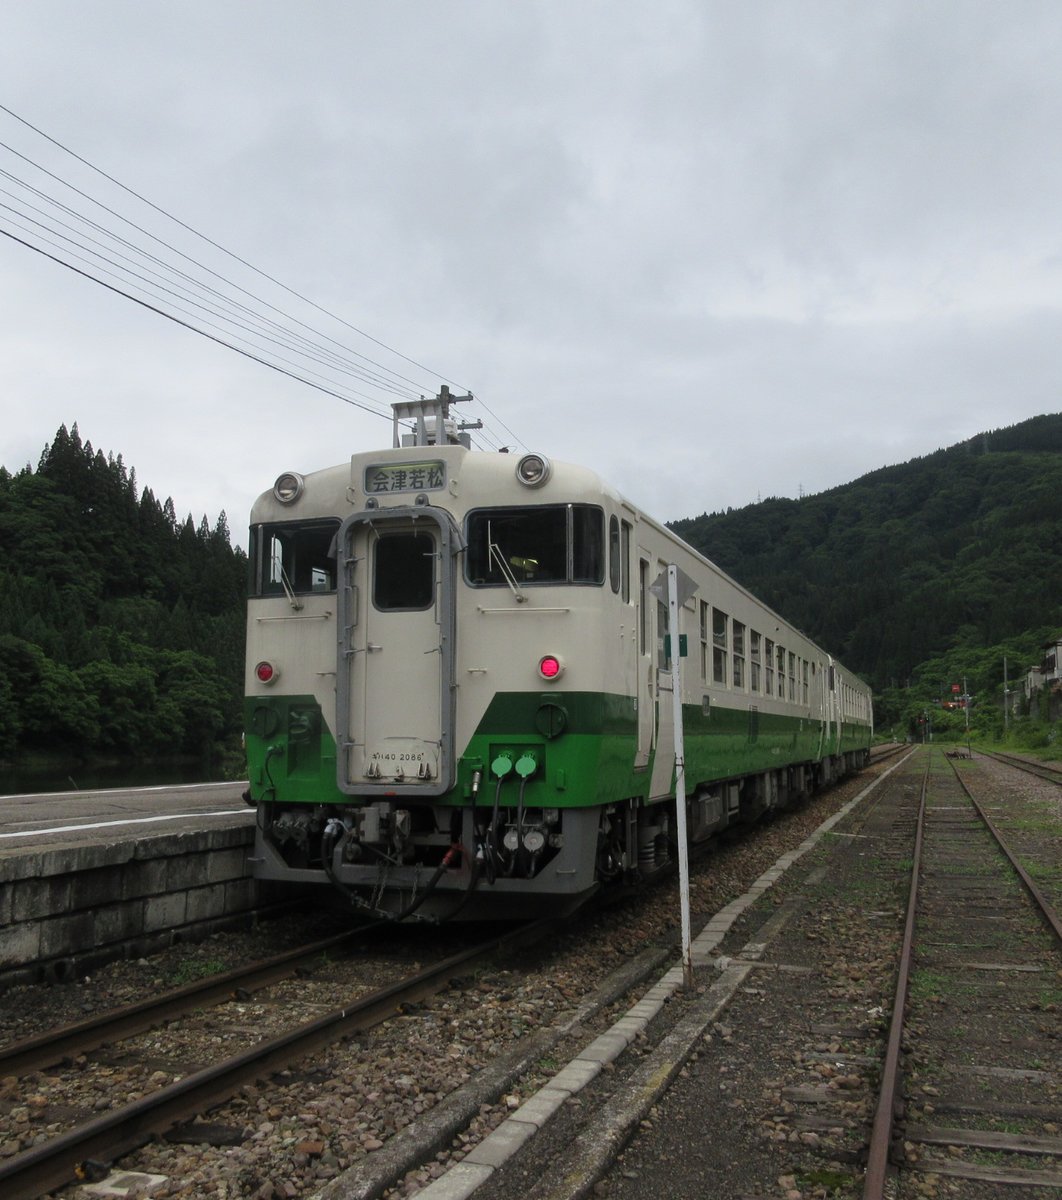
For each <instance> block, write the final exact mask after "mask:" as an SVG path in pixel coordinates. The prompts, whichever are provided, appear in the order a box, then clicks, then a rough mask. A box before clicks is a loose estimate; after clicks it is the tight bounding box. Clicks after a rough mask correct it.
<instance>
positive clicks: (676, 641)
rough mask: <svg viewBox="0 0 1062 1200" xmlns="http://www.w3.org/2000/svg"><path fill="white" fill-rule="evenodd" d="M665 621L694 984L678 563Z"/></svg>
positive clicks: (682, 890) (687, 956) (686, 957)
mask: <svg viewBox="0 0 1062 1200" xmlns="http://www.w3.org/2000/svg"><path fill="white" fill-rule="evenodd" d="M667 623H668V629H669V631H670V633H671V688H672V690H671V703H672V705H673V709H674V714H675V817H676V821H677V829H676V835H677V837H678V860H679V861H678V866H679V909H680V913H681V917H682V976H683V979H684V980H685V983H686V987H688V988H692V987H693V945H692V942H691V938H690V861H689V850H688V847H687V843H686V836H687V835H686V755H685V742H684V735H683V729H682V666H681V663H682V647H681V636H680V634H679V579H678V567H677V566H676V565H675V564H674V563H671V565H670V566H669V567H668V569H667Z"/></svg>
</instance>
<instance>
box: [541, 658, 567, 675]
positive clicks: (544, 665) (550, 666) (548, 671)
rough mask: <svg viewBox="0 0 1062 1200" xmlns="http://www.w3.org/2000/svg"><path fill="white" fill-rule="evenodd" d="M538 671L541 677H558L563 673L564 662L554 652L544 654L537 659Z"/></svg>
mask: <svg viewBox="0 0 1062 1200" xmlns="http://www.w3.org/2000/svg"><path fill="white" fill-rule="evenodd" d="M538 673H539V674H540V675H541V676H542V678H543V679H549V680H551V681H552V680H554V679H560V677H561V676H562V675H563V674H564V664H563V663H562V662H561V660H560V659H559V658H558V657H557V656H556V655H555V654H544V655H543V656H542V657H541V658H540V659H539V660H538Z"/></svg>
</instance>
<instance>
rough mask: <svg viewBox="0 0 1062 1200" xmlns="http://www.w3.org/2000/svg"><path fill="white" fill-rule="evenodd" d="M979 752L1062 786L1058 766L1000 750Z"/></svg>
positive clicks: (1061, 774)
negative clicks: (1032, 760) (1031, 760)
mask: <svg viewBox="0 0 1062 1200" xmlns="http://www.w3.org/2000/svg"><path fill="white" fill-rule="evenodd" d="M977 753H978V754H981V755H983V756H984V757H985V758H991V759H994V760H995V761H996V762H1000V763H1005V764H1006V765H1007V766H1008V767H1014V769H1015V770H1017V771H1025V772H1026V774H1028V775H1035V776H1036V778H1037V779H1044V780H1046V781H1047V782H1048V783H1055V784H1058V786H1059V787H1062V771H1060V770H1059V769H1058V767H1051V766H1048V764H1047V763H1041V762H1029V761H1028V760H1026V759H1024V758H1019V757H1018V756H1017V755H1016V754H1004V753H1001V752H1000V751H999V750H978V751H977Z"/></svg>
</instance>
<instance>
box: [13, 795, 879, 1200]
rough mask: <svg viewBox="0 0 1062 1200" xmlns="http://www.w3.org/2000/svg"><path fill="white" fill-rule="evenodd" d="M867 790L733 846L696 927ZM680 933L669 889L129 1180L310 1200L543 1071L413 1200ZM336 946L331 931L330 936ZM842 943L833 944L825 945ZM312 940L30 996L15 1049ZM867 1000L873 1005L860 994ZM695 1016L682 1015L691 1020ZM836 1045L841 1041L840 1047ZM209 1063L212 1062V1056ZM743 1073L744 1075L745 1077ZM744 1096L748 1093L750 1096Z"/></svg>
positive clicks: (385, 1035) (359, 1044) (737, 1058)
mask: <svg viewBox="0 0 1062 1200" xmlns="http://www.w3.org/2000/svg"><path fill="white" fill-rule="evenodd" d="M866 782H867V775H863V776H861V777H859V778H858V779H856V780H850V781H847V782H846V783H844V784H842V785H841V786H840V787H837V788H834V789H832V790H831V791H830V792H827V793H825V794H824V795H822V796H820V797H817V798H816V799H815V800H814V801H812V802H811V803H809V804H808V805H806V806H804V807H803V808H801V809H799V810H797V811H795V812H793V813H790V814H786V815H785V816H784V817H782V818H781V819H779V820H776V821H774V822H772V823H770V824H767V825H765V826H764V827H762V828H761V829H760V830H758V831H757V833H756V834H755V835H754V836H752V837H749V838H747V839H745V840H743V841H741V842H740V843H737V844H734V845H729V846H724V847H721V848H720V849H719V850H718V851H717V853H715V854H714V855H713V856H712V857H711V858H710V859H709V860H708V862H707V863H706V864H705V865H703V866H700V867H699V868H697V869H696V870H695V873H694V878H693V883H692V889H691V890H692V904H693V909H694V914H695V924H694V928H699V927H700V925H703V923H704V922H705V921H706V920H707V918H708V917H709V916H710V915H711V914H712V913H713V912H715V911H717V910H718V909H719V908H722V907H723V906H724V905H726V904H727V903H728V902H730V901H731V900H732V899H734V898H735V897H736V896H738V895H740V894H742V893H743V892H744V891H745V890H746V889H747V887H748V886H749V884H750V883H751V882H752V881H753V880H754V879H756V878H757V877H758V876H759V875H760V874H762V873H763V871H764V870H766V869H767V868H768V867H770V866H771V865H772V864H773V863H774V862H775V861H776V860H777V858H778V857H779V856H780V855H781V854H783V853H785V852H786V851H788V850H790V849H791V848H793V847H794V846H796V845H798V844H799V843H800V842H802V841H803V840H804V838H805V837H806V836H807V835H808V833H809V832H810V831H811V830H813V829H814V828H815V827H816V826H817V825H818V824H819V823H821V821H822V820H823V819H824V818H825V817H826V816H827V815H829V814H830V813H831V812H833V811H835V810H836V809H837V808H839V807H840V806H841V805H842V804H844V803H845V802H846V800H847V799H848V798H850V797H851V796H852V795H854V794H855V793H856V792H857V791H858V790H859V789H860V788H861V787H863V786H865V784H866ZM783 896H784V888H780V889H779V891H778V893H777V897H776V898H777V900H778V901H779V902H781V900H782V898H783ZM677 924H678V913H677V905H676V902H675V889H674V886H673V885H672V886H668V887H662V888H657V889H654V890H652V891H651V892H649V893H647V894H646V895H643V896H641V897H639V898H638V899H637V900H636V901H632V902H627V903H624V904H622V905H619V906H617V907H616V908H614V909H612V910H609V911H606V912H605V913H603V914H599V915H596V916H594V917H592V918H589V919H587V920H586V921H585V922H582V923H580V924H578V925H576V926H575V927H574V928H573V929H572V931H571V932H569V933H567V934H565V935H564V936H563V937H561V938H560V939H558V941H557V943H556V944H554V945H552V946H551V947H549V948H548V950H545V949H544V950H540V951H535V952H533V953H531V954H528V955H527V956H526V958H525V960H524V961H523V962H521V963H520V964H519V967H518V968H517V967H516V966H513V967H510V968H506V969H498V970H496V971H491V972H486V973H483V974H481V975H480V976H478V977H477V978H476V979H474V980H470V981H468V986H467V987H466V988H465V989H463V990H460V991H454V990H452V991H449V992H446V993H443V994H442V995H440V996H439V997H437V998H436V999H435V1000H433V1001H430V1002H428V1003H426V1004H424V1005H423V1006H422V1007H420V1008H418V1009H417V1010H416V1011H415V1012H408V1013H406V1014H404V1015H403V1016H401V1017H400V1018H399V1019H398V1020H396V1021H394V1022H390V1023H388V1024H387V1025H386V1026H383V1027H381V1028H380V1029H378V1030H376V1031H374V1032H373V1033H371V1034H368V1035H366V1036H364V1037H362V1038H359V1039H356V1040H352V1041H349V1042H345V1043H342V1044H341V1045H339V1046H337V1047H335V1048H334V1049H333V1050H332V1051H331V1052H329V1053H327V1054H324V1055H320V1056H317V1057H315V1058H314V1059H313V1060H308V1061H307V1062H305V1063H303V1064H301V1065H300V1067H299V1068H298V1069H297V1070H291V1071H288V1072H284V1073H282V1074H281V1075H280V1076H279V1077H275V1078H274V1079H273V1080H271V1081H267V1082H265V1083H261V1084H258V1085H255V1086H253V1087H247V1088H244V1089H242V1091H241V1092H240V1093H239V1095H238V1096H237V1097H235V1098H234V1099H233V1101H231V1102H230V1103H229V1104H227V1105H224V1106H222V1108H221V1109H219V1110H216V1111H215V1112H213V1113H211V1114H210V1118H209V1124H210V1126H211V1136H212V1137H213V1138H214V1140H224V1138H223V1136H222V1135H223V1134H224V1132H225V1131H228V1132H229V1134H230V1140H231V1142H232V1144H229V1145H223V1146H208V1145H203V1144H193V1143H191V1142H184V1143H175V1144H170V1143H165V1142H162V1143H156V1144H153V1145H149V1146H147V1147H145V1148H144V1149H143V1150H141V1151H139V1152H138V1153H136V1154H135V1155H133V1156H131V1157H130V1158H129V1159H127V1160H125V1161H124V1162H123V1164H122V1166H123V1168H124V1169H128V1170H138V1171H144V1172H148V1173H151V1174H154V1175H159V1176H163V1177H164V1178H163V1180H162V1182H161V1183H160V1184H159V1185H158V1186H157V1187H156V1188H155V1189H154V1190H153V1191H152V1193H151V1194H152V1195H153V1196H156V1197H158V1198H159V1200H169V1198H172V1200H177V1198H186V1197H196V1198H198V1197H214V1196H217V1197H237V1196H239V1197H251V1198H254V1200H276V1198H278V1197H284V1198H285V1200H288V1198H295V1197H300V1196H308V1195H310V1194H312V1193H313V1191H314V1190H315V1189H317V1188H320V1187H321V1186H322V1185H323V1184H325V1183H326V1182H327V1181H328V1180H330V1179H333V1178H335V1177H336V1176H337V1175H339V1174H340V1173H341V1172H342V1171H344V1170H346V1169H347V1168H349V1167H350V1166H351V1165H352V1164H353V1163H356V1162H359V1161H363V1160H365V1159H367V1158H368V1157H370V1156H372V1155H373V1154H375V1153H377V1152H379V1151H380V1150H381V1149H383V1148H384V1147H385V1146H386V1145H387V1144H388V1142H389V1141H390V1140H391V1139H393V1138H395V1136H396V1135H397V1134H398V1133H400V1131H402V1130H403V1129H406V1128H407V1127H409V1126H410V1125H411V1124H412V1123H414V1122H420V1121H422V1120H423V1119H424V1117H425V1114H427V1113H428V1112H430V1111H431V1110H433V1109H434V1108H435V1106H437V1105H438V1104H439V1102H440V1101H441V1100H442V1099H443V1098H444V1097H447V1096H451V1095H453V1094H454V1093H456V1092H457V1091H458V1089H461V1088H462V1087H467V1086H471V1085H472V1084H474V1083H475V1082H476V1081H477V1080H481V1079H482V1078H484V1077H485V1076H486V1075H487V1074H488V1073H489V1070H490V1068H491V1067H492V1066H494V1065H495V1064H497V1063H498V1062H499V1061H501V1060H505V1059H507V1058H508V1059H511V1060H513V1061H515V1062H517V1063H519V1062H521V1061H522V1062H523V1063H524V1065H525V1066H527V1067H529V1069H528V1070H527V1071H525V1073H524V1074H523V1075H522V1076H521V1077H520V1078H518V1079H514V1080H512V1081H511V1082H510V1084H509V1086H508V1087H507V1088H506V1089H505V1090H504V1091H503V1092H502V1094H501V1095H500V1096H497V1097H495V1098H493V1099H484V1100H482V1102H481V1103H480V1104H479V1105H477V1111H476V1113H475V1115H474V1116H473V1118H472V1120H471V1122H470V1123H469V1124H468V1127H467V1128H465V1129H463V1130H462V1131H461V1132H460V1133H457V1134H455V1135H454V1136H453V1137H452V1138H451V1139H449V1141H448V1144H447V1145H445V1146H444V1148H442V1149H440V1150H439V1151H438V1152H437V1154H436V1156H435V1158H434V1160H433V1161H432V1162H431V1163H430V1164H429V1165H428V1166H422V1167H420V1168H418V1169H417V1170H415V1171H413V1172H412V1173H411V1174H410V1175H408V1176H407V1177H406V1178H405V1179H404V1180H403V1181H401V1183H400V1184H399V1185H398V1186H397V1188H396V1189H395V1191H396V1194H413V1193H414V1192H415V1191H416V1190H418V1189H419V1188H420V1187H422V1186H423V1185H424V1184H425V1183H427V1182H429V1181H430V1180H431V1179H432V1178H434V1177H437V1176H438V1175H441V1174H442V1173H443V1172H444V1171H445V1170H446V1168H447V1167H448V1166H449V1165H450V1164H451V1163H453V1162H457V1161H460V1160H461V1159H462V1158H463V1157H464V1156H465V1154H467V1152H468V1151H469V1149H471V1147H473V1146H474V1145H475V1144H477V1142H478V1141H479V1140H480V1139H481V1138H482V1137H483V1136H485V1135H486V1134H488V1133H489V1132H490V1131H491V1130H492V1129H494V1128H495V1127H496V1126H497V1125H499V1124H500V1123H501V1122H502V1121H503V1120H504V1119H505V1117H506V1116H507V1115H508V1114H509V1112H510V1111H512V1109H513V1108H515V1107H517V1106H518V1105H519V1104H520V1103H521V1102H522V1101H523V1100H524V1099H526V1098H527V1097H528V1096H529V1095H530V1094H532V1093H533V1092H534V1091H535V1090H536V1089H537V1088H538V1087H539V1086H541V1085H542V1084H543V1083H544V1082H545V1081H546V1080H547V1079H548V1078H549V1076H550V1075H551V1074H552V1072H553V1071H554V1070H555V1069H556V1065H557V1064H558V1063H560V1062H562V1061H564V1060H565V1059H564V1056H565V1055H566V1054H568V1053H569V1052H574V1050H576V1049H577V1048H578V1046H580V1045H582V1044H585V1042H586V1041H587V1040H588V1038H590V1037H592V1036H594V1035H596V1033H597V1032H600V1031H601V1030H603V1029H605V1028H607V1026H608V1025H609V1024H610V1023H611V1021H612V1020H614V1019H615V1017H616V1015H618V1013H619V1012H620V1011H622V1009H623V1008H624V1007H625V1006H626V1005H628V1004H629V1002H630V1001H629V999H627V1000H625V1001H622V1002H619V1001H617V1002H614V1003H612V1004H609V1005H606V1006H605V1007H604V1008H601V1009H600V1010H599V1011H597V1012H596V1013H594V1014H593V1015H589V1013H588V1014H584V1016H583V1017H582V1018H581V1020H580V1025H579V1029H578V1036H576V1035H575V1034H574V1033H573V1034H572V1035H570V1036H569V1037H568V1038H567V1040H562V1041H561V1042H559V1043H558V1044H557V1045H555V1046H554V1047H552V1048H551V1049H550V1050H549V1051H548V1053H547V1054H545V1055H543V1054H540V1053H539V1045H540V1044H539V1043H538V1042H536V1041H535V1035H536V1033H540V1031H541V1030H542V1029H543V1027H545V1026H547V1025H549V1024H550V1023H553V1024H555V1025H556V1024H557V1023H558V1022H563V1020H564V1019H565V1017H567V1019H568V1020H569V1021H570V1020H571V1014H572V1012H573V1011H575V1010H576V1009H577V1008H578V1006H579V1005H580V1004H581V1003H582V1004H587V1005H588V1007H589V1008H592V1007H593V1006H592V1005H591V1004H589V1001H590V998H591V997H592V996H593V995H594V993H595V990H596V989H599V988H601V987H602V985H603V984H604V981H605V980H606V979H607V978H608V977H609V976H610V975H611V974H612V973H613V972H615V971H616V970H618V969H620V968H623V967H627V968H628V969H629V968H630V967H631V964H632V963H633V962H634V960H636V959H637V957H638V956H639V955H640V954H642V953H644V952H645V951H646V949H647V948H651V947H662V948H667V949H669V950H672V951H673V950H674V947H675V945H676V941H677ZM321 932H322V931H321V929H320V928H319V926H317V927H315V929H314V935H315V936H320V934H321ZM826 932H827V931H826V930H825V929H824V930H823V933H822V936H823V939H824V941H825V935H826ZM300 933H303V934H304V933H305V931H304V930H303V931H299V930H298V929H297V928H296V925H295V923H294V922H291V920H290V919H287V920H286V922H285V924H284V925H282V926H281V925H275V926H271V927H270V928H268V929H267V928H262V929H260V930H257V931H255V932H254V933H253V934H251V935H245V936H243V937H237V936H236V935H225V936H222V937H218V938H214V939H211V940H210V941H209V942H206V943H203V944H201V945H199V946H195V947H185V948H177V949H175V950H173V951H170V952H167V953H166V954H162V955H158V956H155V957H153V958H152V959H151V960H145V961H140V962H135V963H133V962H130V963H116V964H112V965H111V966H110V967H108V968H106V969H105V970H103V971H101V972H99V973H97V975H95V976H93V977H92V979H90V980H87V981H82V982H80V983H79V984H77V985H62V986H52V987H27V988H20V989H16V990H15V991H13V992H9V993H8V994H7V995H6V996H5V997H4V998H3V1002H2V1006H3V1017H2V1020H0V1036H4V1037H5V1038H13V1037H16V1036H17V1037H21V1036H26V1035H28V1034H29V1033H31V1032H33V1031H34V1030H37V1029H41V1028H46V1027H49V1026H51V1025H54V1024H56V1023H58V1022H60V1021H63V1020H70V1019H74V1018H77V1017H80V1016H84V1015H87V1014H88V1013H90V1012H92V1011H95V1010H97V1009H98V1008H108V1007H113V1006H115V1005H116V1004H119V1003H128V1002H131V1001H132V1000H134V999H136V998H138V997H139V996H141V995H143V994H145V992H148V991H151V990H154V989H157V988H158V987H159V986H161V985H164V984H166V983H168V982H179V981H180V979H181V978H188V977H190V974H191V973H192V972H197V971H199V970H210V969H214V970H216V969H221V967H222V966H228V965H231V964H232V963H233V962H234V961H236V960H239V959H245V958H247V957H254V956H255V955H258V954H261V953H263V952H268V953H275V952H276V951H277V949H279V944H278V943H279V942H280V941H281V940H282V937H281V935H283V936H290V937H291V938H292V940H297V938H298V936H299V935H300ZM400 941H401V939H400ZM408 953H409V956H410V957H411V958H414V957H415V956H416V936H415V935H414V938H413V941H412V944H411V946H410V948H409V950H408ZM851 986H852V987H853V988H856V990H857V991H860V988H861V985H860V984H859V983H858V981H855V982H853V983H852V985H851ZM752 991H753V992H754V991H755V989H752ZM860 994H861V993H860ZM684 1003H686V1002H685V1001H679V1002H677V1003H676V1005H675V1006H674V1007H675V1012H676V1013H678V1012H679V1011H681V1009H682V1007H683V1004H684ZM771 1025H772V1022H771V1019H770V1017H769V1016H768V1015H767V1012H766V1010H765V1011H764V1013H763V1023H762V1025H761V1029H762V1033H763V1038H764V1040H765V1041H769V1040H770V1036H771ZM712 1037H713V1044H715V1045H716V1049H717V1051H722V1052H723V1053H724V1054H725V1053H727V1052H728V1051H727V1050H726V1049H725V1048H727V1047H729V1053H730V1055H731V1058H732V1062H730V1063H727V1062H725V1061H723V1062H721V1063H720V1066H721V1067H723V1068H725V1069H724V1070H723V1071H722V1074H723V1076H724V1077H725V1076H727V1075H728V1074H729V1075H730V1076H731V1078H734V1079H738V1078H739V1077H740V1076H741V1075H742V1074H743V1073H744V1071H745V1069H746V1068H747V1066H748V1064H749V1063H750V1062H751V1061H752V1060H753V1059H754V1058H756V1052H755V1051H754V1050H753V1047H752V1046H751V1045H750V1046H748V1047H743V1046H734V1045H733V1043H732V1041H728V1039H727V1036H726V1035H725V1032H719V1033H716V1034H713V1035H712ZM823 1044H824V1045H829V1044H831V1043H830V1041H829V1039H827V1040H825V1041H824V1042H823ZM204 1053H205V1054H206V1056H207V1057H209V1055H210V1048H209V1047H206V1048H205V1050H204ZM740 1063H744V1066H742V1067H741V1070H737V1069H736V1068H737V1066H738V1065H739V1064H740ZM143 1069H144V1067H143V1064H140V1063H124V1062H121V1061H119V1062H116V1063H115V1065H114V1077H113V1078H114V1093H113V1094H114V1097H115V1099H114V1103H116V1104H117V1103H122V1102H124V1097H125V1094H126V1093H127V1092H129V1091H130V1090H132V1086H131V1085H132V1084H133V1082H134V1080H135V1078H136V1077H138V1076H139V1075H140V1074H142V1072H143ZM36 1082H37V1084H39V1086H38V1087H37V1088H36V1089H35V1090H34V1092H33V1093H32V1094H31V1096H30V1097H25V1096H17V1095H12V1094H11V1093H10V1091H8V1092H6V1093H5V1091H4V1090H3V1088H2V1087H0V1154H2V1153H5V1152H6V1153H11V1152H13V1150H14V1148H15V1147H17V1146H19V1145H21V1144H22V1140H21V1137H20V1129H21V1128H22V1127H23V1126H24V1125H25V1124H27V1123H28V1113H27V1112H26V1111H25V1110H26V1109H27V1108H28V1107H31V1106H38V1107H39V1108H40V1109H41V1110H42V1111H41V1112H40V1117H41V1118H43V1119H44V1127H45V1128H46V1127H47V1117H48V1113H49V1109H50V1108H51V1107H52V1106H55V1107H56V1108H59V1107H61V1106H62V1104H63V1097H62V1096H61V1095H56V1094H54V1092H53V1091H51V1090H50V1087H51V1085H50V1082H49V1078H48V1077H47V1076H44V1077H42V1078H40V1079H39V1080H37V1081H36ZM763 1082H764V1085H766V1084H767V1083H770V1082H771V1081H770V1080H765V1081H763ZM724 1090H725V1089H724ZM741 1091H742V1094H747V1089H746V1088H744V1087H742V1089H741ZM34 1124H37V1123H36V1122H34ZM37 1127H38V1128H40V1127H41V1126H40V1125H39V1124H38V1125H37ZM219 1130H220V1131H221V1135H219ZM768 1140H769V1139H768ZM61 1194H62V1195H64V1196H67V1195H68V1196H71V1197H73V1196H74V1195H78V1194H79V1193H78V1192H76V1190H75V1189H67V1191H65V1192H64V1193H61ZM618 1194H619V1193H617V1195H618ZM642 1194H645V1193H644V1191H643V1193H642ZM724 1194H725V1193H724ZM80 1195H83V1193H80Z"/></svg>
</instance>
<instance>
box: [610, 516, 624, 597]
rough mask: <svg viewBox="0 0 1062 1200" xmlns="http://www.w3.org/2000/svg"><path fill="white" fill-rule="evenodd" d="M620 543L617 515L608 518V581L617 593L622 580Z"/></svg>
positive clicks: (617, 593)
mask: <svg viewBox="0 0 1062 1200" xmlns="http://www.w3.org/2000/svg"><path fill="white" fill-rule="evenodd" d="M622 554H623V550H622V544H621V542H620V523H619V517H615V516H613V517H609V519H608V582H609V585H610V586H611V588H612V590H613V591H614V592H615V593H616V595H617V596H618V595H619V590H620V585H621V584H622V582H623V561H622V558H621V556H622Z"/></svg>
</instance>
